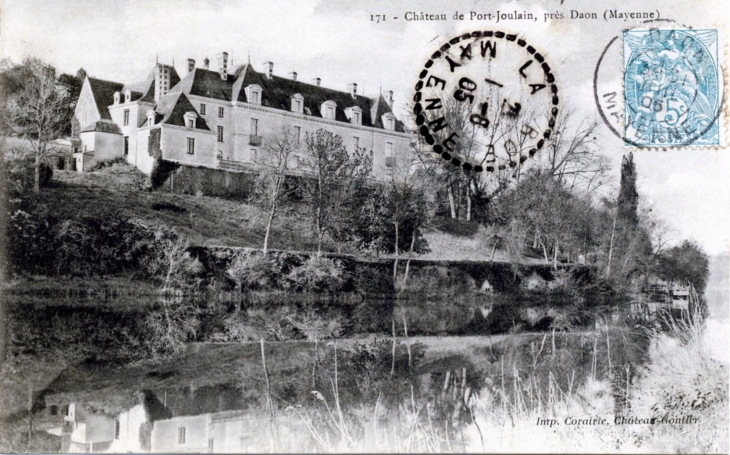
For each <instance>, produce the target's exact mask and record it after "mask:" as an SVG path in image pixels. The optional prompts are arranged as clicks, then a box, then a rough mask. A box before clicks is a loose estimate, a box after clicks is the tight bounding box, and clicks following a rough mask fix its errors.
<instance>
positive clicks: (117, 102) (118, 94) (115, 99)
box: [114, 92, 122, 104]
mask: <svg viewBox="0 0 730 455" xmlns="http://www.w3.org/2000/svg"><path fill="white" fill-rule="evenodd" d="M121 96H122V95H121V93H119V92H114V104H119V99H120V98H121Z"/></svg>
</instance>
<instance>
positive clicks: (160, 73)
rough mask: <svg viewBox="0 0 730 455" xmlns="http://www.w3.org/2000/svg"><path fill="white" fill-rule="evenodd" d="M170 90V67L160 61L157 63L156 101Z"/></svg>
mask: <svg viewBox="0 0 730 455" xmlns="http://www.w3.org/2000/svg"><path fill="white" fill-rule="evenodd" d="M169 90H170V67H169V66H167V65H162V64H159V63H158V64H157V65H155V101H159V100H160V98H161V97H163V96H164V95H166V94H167V92H168V91H169Z"/></svg>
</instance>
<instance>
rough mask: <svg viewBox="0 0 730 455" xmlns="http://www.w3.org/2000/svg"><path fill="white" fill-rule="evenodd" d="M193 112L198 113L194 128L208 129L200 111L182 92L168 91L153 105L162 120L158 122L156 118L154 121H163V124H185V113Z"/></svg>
mask: <svg viewBox="0 0 730 455" xmlns="http://www.w3.org/2000/svg"><path fill="white" fill-rule="evenodd" d="M191 111H192V112H195V113H196V114H198V118H197V120H196V121H195V129H196V130H206V131H210V128H209V127H208V124H207V123H206V122H205V119H204V118H203V117H201V116H200V113H199V112H198V110H197V109H195V107H194V106H193V103H191V102H190V100H189V99H188V97H187V96H185V94H184V93H180V92H176V93H168V94H167V95H165V96H163V97H162V98H160V101H159V102H158V103H157V106H156V107H155V113H156V114H158V115H160V116H162V120H161V121H159V122H158V118H156V119H155V123H164V124H165V125H176V126H186V125H185V113H186V112H191Z"/></svg>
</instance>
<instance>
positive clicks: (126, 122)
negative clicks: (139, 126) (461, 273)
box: [124, 109, 129, 126]
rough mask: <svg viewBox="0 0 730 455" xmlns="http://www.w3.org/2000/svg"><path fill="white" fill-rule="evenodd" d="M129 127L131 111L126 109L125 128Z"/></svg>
mask: <svg viewBox="0 0 730 455" xmlns="http://www.w3.org/2000/svg"><path fill="white" fill-rule="evenodd" d="M128 125H129V109H124V126H128Z"/></svg>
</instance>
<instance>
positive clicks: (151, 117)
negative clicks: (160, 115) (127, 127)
mask: <svg viewBox="0 0 730 455" xmlns="http://www.w3.org/2000/svg"><path fill="white" fill-rule="evenodd" d="M154 124H155V111H154V110H152V109H150V110H149V111H147V126H152V125H154Z"/></svg>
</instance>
